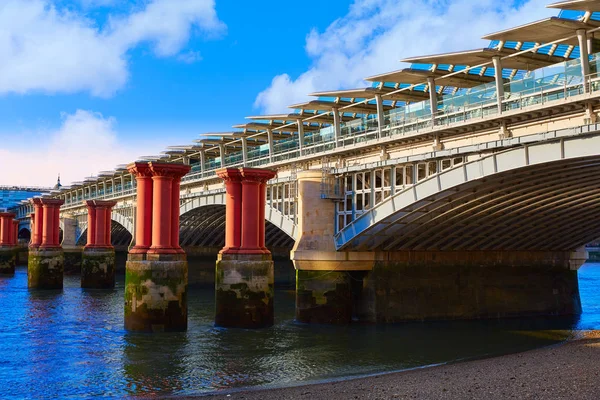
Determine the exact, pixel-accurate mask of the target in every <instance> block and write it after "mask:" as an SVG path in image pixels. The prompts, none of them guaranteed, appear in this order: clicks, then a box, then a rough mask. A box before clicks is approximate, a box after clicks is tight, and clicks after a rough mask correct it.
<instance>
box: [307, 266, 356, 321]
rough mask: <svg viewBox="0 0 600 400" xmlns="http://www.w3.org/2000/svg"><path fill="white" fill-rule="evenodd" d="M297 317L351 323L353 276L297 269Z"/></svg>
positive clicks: (342, 273)
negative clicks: (351, 280)
mask: <svg viewBox="0 0 600 400" xmlns="http://www.w3.org/2000/svg"><path fill="white" fill-rule="evenodd" d="M296 320H298V321H300V322H305V323H316V324H348V323H350V321H351V320H352V289H351V283H350V276H349V275H348V273H346V272H344V271H340V272H336V271H301V270H299V271H296Z"/></svg>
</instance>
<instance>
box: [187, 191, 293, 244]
mask: <svg viewBox="0 0 600 400" xmlns="http://www.w3.org/2000/svg"><path fill="white" fill-rule="evenodd" d="M202 208H207V210H205V211H207V214H206V215H207V216H208V218H210V219H211V221H212V220H213V219H214V221H212V222H210V221H208V222H207V221H205V222H203V225H202V229H203V230H204V229H205V228H210V229H213V228H214V229H216V232H209V231H206V232H205V234H206V235H209V236H211V237H213V236H214V235H223V237H224V235H225V193H224V192H219V193H215V194H214V195H212V196H202V197H195V198H192V199H190V200H189V201H187V202H185V203H183V204H182V205H181V207H180V209H179V215H180V232H181V233H180V235H181V240H180V242H181V245H182V246H191V245H194V244H193V243H201V242H198V240H192V239H190V238H189V237H188V236H189V232H190V227H191V226H193V224H194V223H199V221H198V220H197V216H198V215H199V214H198V213H197V212H194V213H192V214H190V213H191V212H193V211H194V210H200V209H202ZM221 214H222V215H221ZM265 220H266V221H267V222H268V224H267V227H266V230H265V234H266V240H267V243H271V244H276V243H279V242H281V243H282V244H283V243H285V240H284V239H285V238H284V237H283V236H282V237H281V238H275V237H274V236H278V233H277V232H278V231H281V232H282V233H284V234H285V236H287V238H289V239H291V240H292V244H293V242H294V241H295V240H296V238H297V235H298V231H297V226H296V224H295V223H294V221H293V220H292V219H290V218H288V217H286V216H285V215H284V214H283V213H281V212H280V211H279V210H277V209H275V208H273V207H271V206H269V205H268V204H267V205H266V208H265ZM205 224H212V225H210V226H208V225H206V226H205ZM280 239H281V240H280ZM213 242H214V241H211V240H208V241H207V243H213ZM214 243H216V244H215V245H216V246H219V245H221V244H220V243H221V242H220V241H216V242H214ZM223 245H224V240H223ZM290 247H291V246H290Z"/></svg>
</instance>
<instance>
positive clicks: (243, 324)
mask: <svg viewBox="0 0 600 400" xmlns="http://www.w3.org/2000/svg"><path fill="white" fill-rule="evenodd" d="M217 175H218V176H219V177H220V178H222V179H223V180H225V186H226V192H227V197H226V205H225V207H226V211H225V213H226V215H225V247H224V248H223V250H221V252H220V253H219V255H218V258H217V271H216V281H215V290H216V312H215V324H216V325H217V326H223V327H231V328H264V327H269V326H272V325H273V300H274V299H273V297H274V280H275V276H274V266H273V260H272V257H271V252H270V251H269V250H267V248H266V247H265V206H266V193H267V192H266V190H267V189H266V185H267V181H268V180H270V179H272V178H274V177H275V176H276V172H275V171H271V170H265V169H255V168H239V169H238V168H225V169H221V170H218V171H217Z"/></svg>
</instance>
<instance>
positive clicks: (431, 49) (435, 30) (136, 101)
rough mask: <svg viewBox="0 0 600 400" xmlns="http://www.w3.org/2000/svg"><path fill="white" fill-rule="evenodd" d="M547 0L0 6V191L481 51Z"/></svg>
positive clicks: (31, 2) (52, 0) (89, 169)
mask: <svg viewBox="0 0 600 400" xmlns="http://www.w3.org/2000/svg"><path fill="white" fill-rule="evenodd" d="M548 2H549V1H548V0H515V1H512V2H511V1H508V0H507V1H497V0H478V1H473V0H354V1H352V0H326V1H322V0H319V1H317V0H305V1H303V2H301V4H302V6H298V4H300V3H298V2H288V1H281V0H255V1H239V0H127V1H125V0H0V185H4V184H11V185H12V184H15V185H29V186H31V185H44V186H51V185H53V184H54V182H55V180H56V176H57V174H58V173H60V174H61V176H62V180H63V183H64V184H68V183H70V182H72V181H76V180H81V179H83V178H84V177H86V176H90V175H94V174H97V173H98V172H99V171H102V170H109V169H112V168H114V167H115V166H116V165H117V164H124V163H127V162H130V161H133V160H135V159H136V158H137V157H139V156H142V155H153V154H158V153H159V152H160V151H162V150H164V149H165V147H166V146H168V145H181V144H189V143H191V141H192V140H194V139H196V138H197V137H198V135H199V134H201V133H203V132H215V131H227V130H229V129H230V127H231V125H233V124H237V123H242V122H244V117H245V116H247V115H256V114H259V113H273V112H280V111H285V110H286V106H287V105H289V104H294V103H296V102H298V101H301V100H304V99H306V98H307V97H306V94H307V93H310V92H313V91H318V90H328V89H342V88H352V87H357V86H363V85H365V82H363V81H362V79H363V78H364V77H366V76H370V75H375V74H378V73H382V72H387V71H391V70H395V69H398V68H401V67H402V65H401V64H400V63H399V62H398V60H399V59H400V58H404V57H409V56H417V55H423V54H433V53H437V52H446V51H452V50H466V49H471V48H478V47H485V46H487V43H486V42H485V41H482V40H480V39H479V37H480V36H482V35H484V34H486V33H491V32H494V31H497V30H500V29H503V28H507V27H510V26H516V25H519V24H522V23H526V22H529V21H534V20H537V19H541V18H544V17H546V16H550V15H556V11H555V10H548V9H545V5H546V4H547V3H548Z"/></svg>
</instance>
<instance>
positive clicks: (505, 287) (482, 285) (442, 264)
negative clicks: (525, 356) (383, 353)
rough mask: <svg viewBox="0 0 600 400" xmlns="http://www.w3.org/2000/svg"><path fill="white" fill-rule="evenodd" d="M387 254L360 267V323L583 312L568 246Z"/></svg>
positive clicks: (358, 304) (358, 302)
mask: <svg viewBox="0 0 600 400" xmlns="http://www.w3.org/2000/svg"><path fill="white" fill-rule="evenodd" d="M390 258H397V260H389V261H377V262H376V263H375V267H374V268H373V270H372V271H370V272H366V273H365V277H364V281H363V283H362V285H360V286H361V292H360V293H357V294H355V298H358V299H359V300H358V301H357V302H356V306H355V307H356V308H357V310H358V311H357V312H358V313H359V314H360V315H359V319H360V320H362V321H364V322H378V323H395V322H402V321H425V320H442V319H443V320H447V319H480V318H506V317H525V316H536V315H557V316H558V315H577V314H580V313H581V301H580V299H579V286H578V280H577V270H576V269H571V268H569V263H570V261H569V254H568V253H563V254H562V257H561V253H554V254H552V253H538V254H536V253H535V252H529V253H526V252H498V253H493V252H488V253H484V252H481V253H479V254H478V253H470V254H467V253H460V252H456V253H442V252H438V253H425V252H423V253H416V252H415V253H407V254H402V253H396V254H391V257H390ZM577 267H578V266H577Z"/></svg>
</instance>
